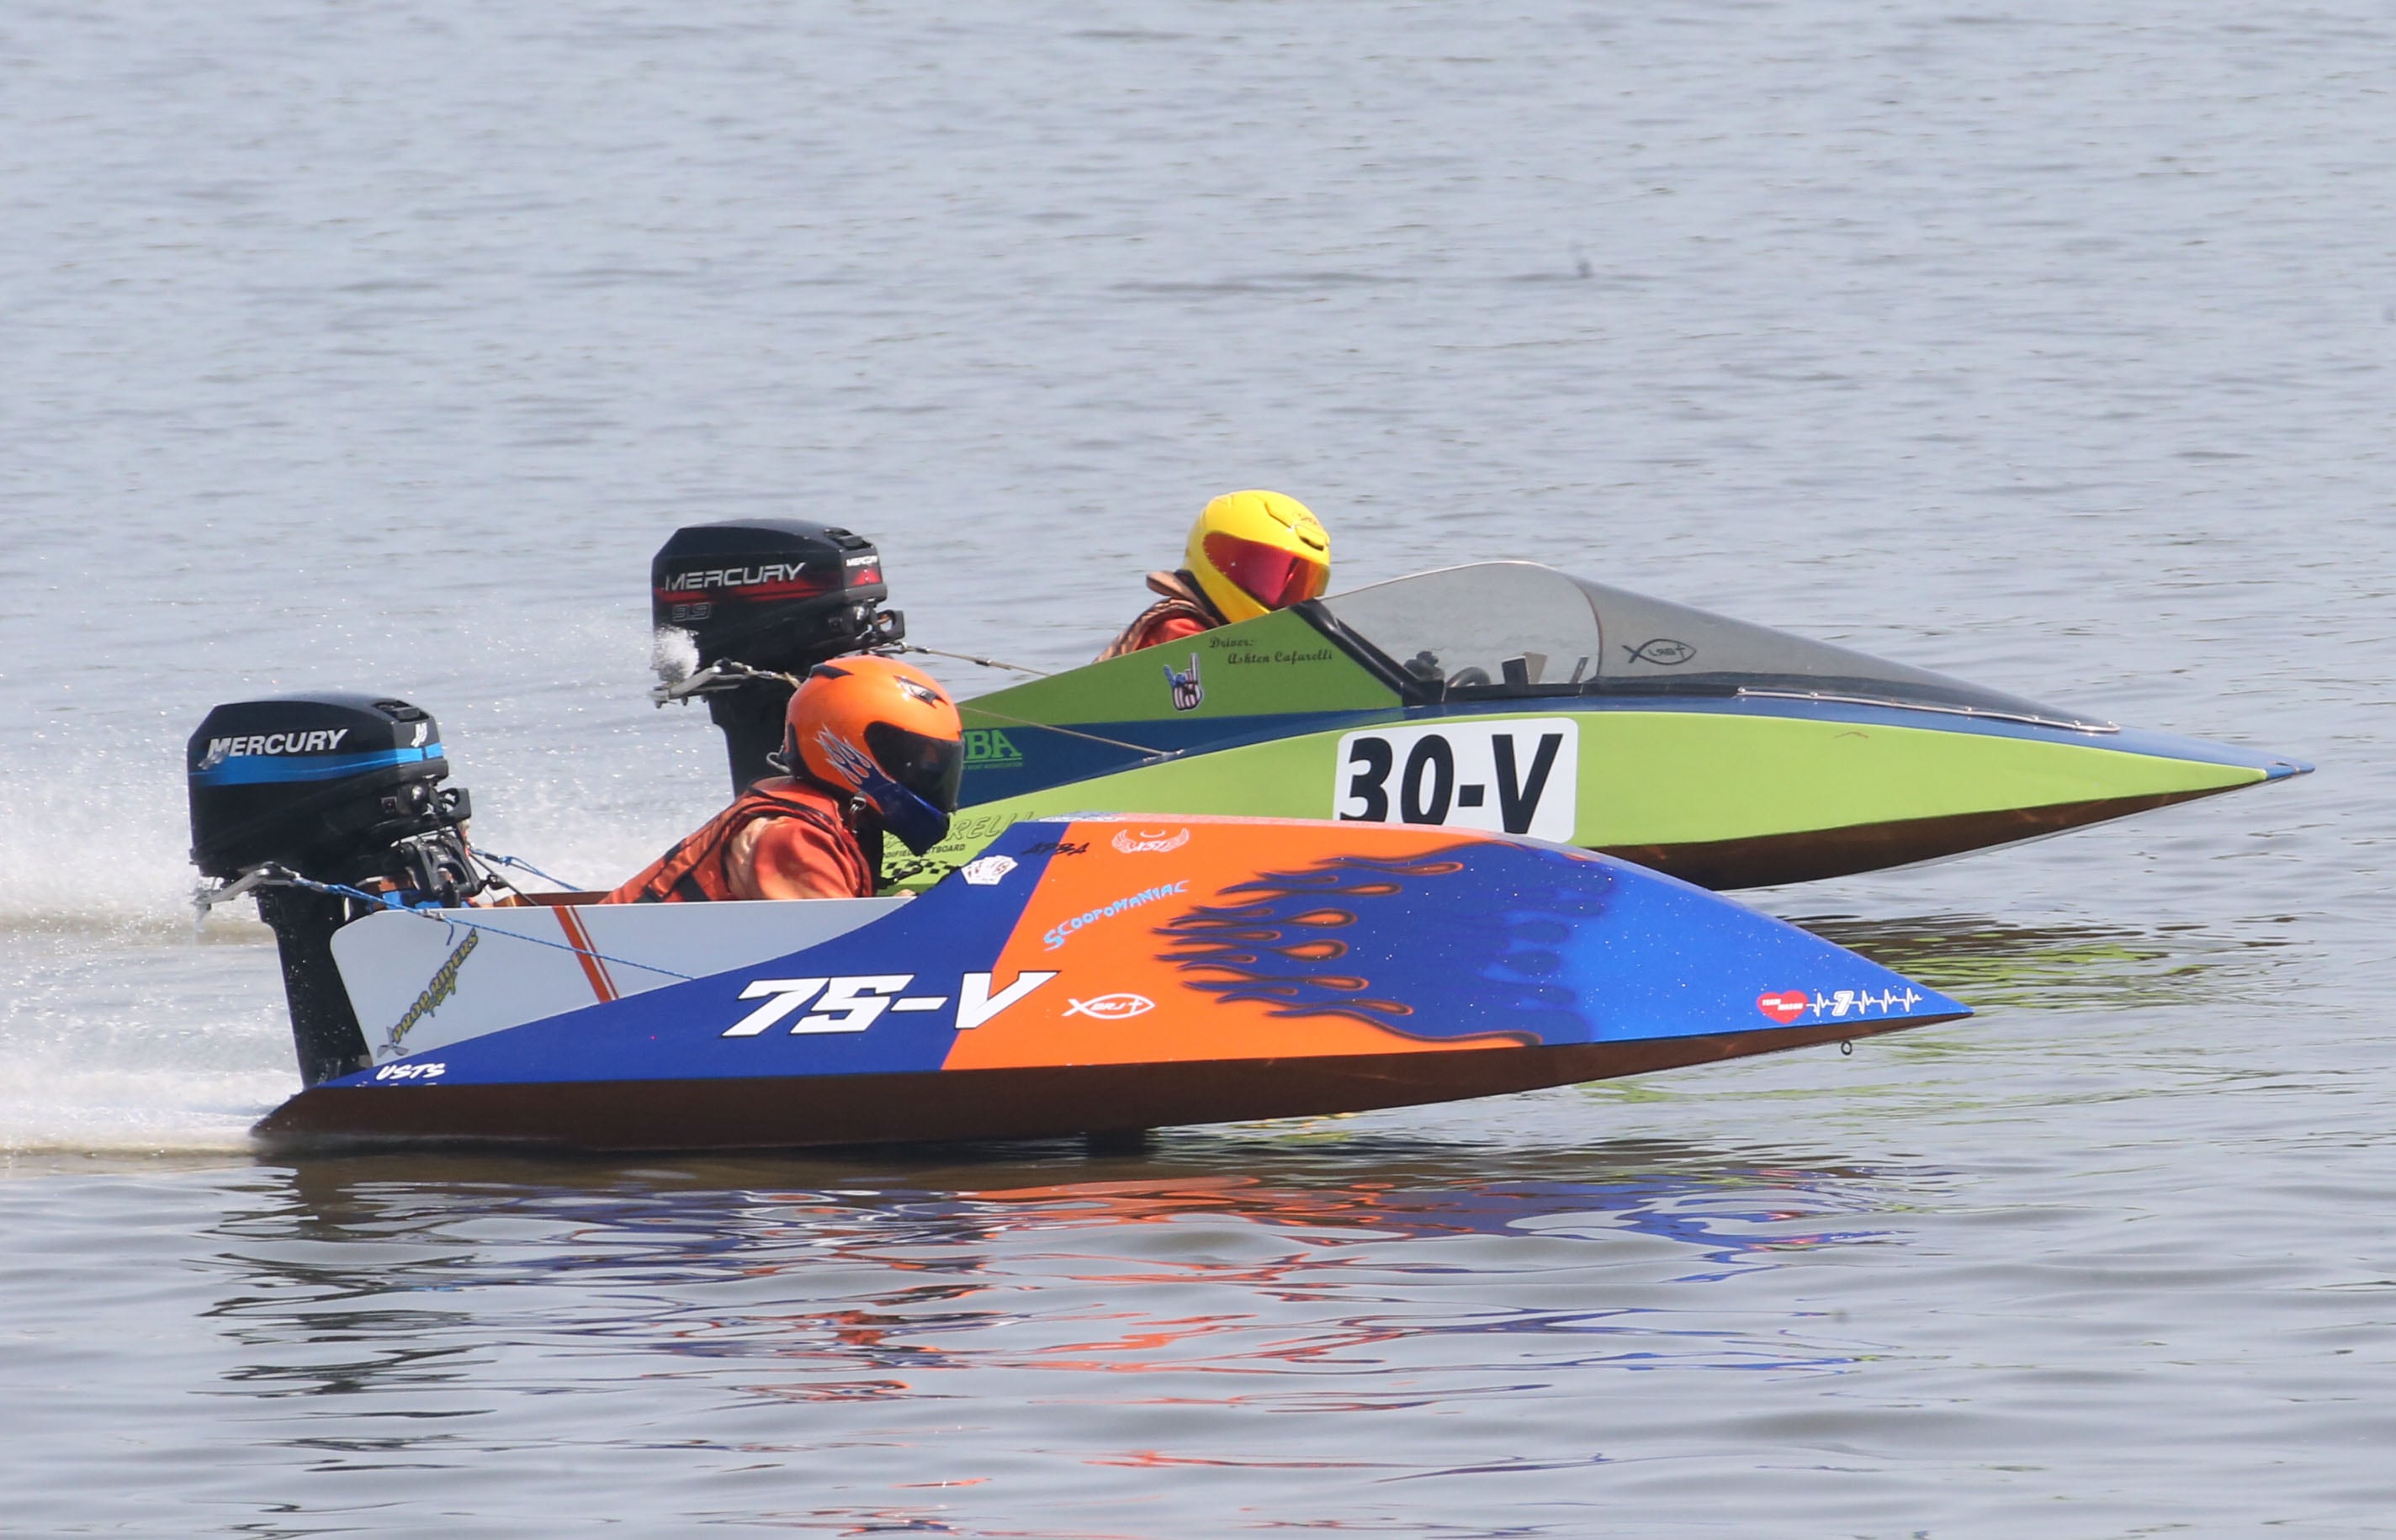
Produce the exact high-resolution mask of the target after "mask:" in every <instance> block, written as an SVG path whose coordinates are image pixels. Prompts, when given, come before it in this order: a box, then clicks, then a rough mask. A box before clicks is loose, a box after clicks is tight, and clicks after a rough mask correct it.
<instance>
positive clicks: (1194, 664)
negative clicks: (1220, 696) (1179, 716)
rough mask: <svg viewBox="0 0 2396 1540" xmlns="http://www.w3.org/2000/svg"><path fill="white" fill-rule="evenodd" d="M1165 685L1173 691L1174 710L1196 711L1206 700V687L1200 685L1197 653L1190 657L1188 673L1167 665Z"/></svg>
mask: <svg viewBox="0 0 2396 1540" xmlns="http://www.w3.org/2000/svg"><path fill="white" fill-rule="evenodd" d="M1165 684H1166V685H1167V686H1168V687H1169V688H1170V689H1171V690H1172V691H1173V709H1174V710H1177V711H1194V710H1197V709H1198V708H1199V706H1200V705H1201V704H1203V703H1204V702H1205V699H1206V687H1205V685H1204V684H1200V683H1198V655H1197V654H1196V653H1191V655H1190V668H1189V670H1188V671H1187V672H1180V671H1177V670H1175V669H1174V667H1173V665H1172V664H1170V663H1167V664H1166V665H1165Z"/></svg>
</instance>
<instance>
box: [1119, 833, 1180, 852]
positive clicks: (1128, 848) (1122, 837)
mask: <svg viewBox="0 0 2396 1540" xmlns="http://www.w3.org/2000/svg"><path fill="white" fill-rule="evenodd" d="M1188 843H1190V830H1186V829H1177V830H1174V831H1173V832H1172V833H1170V834H1168V833H1166V832H1165V830H1161V829H1143V830H1138V831H1137V832H1134V831H1133V830H1128V829H1118V830H1115V837H1114V840H1113V844H1114V847H1115V848H1116V849H1117V850H1120V851H1122V852H1123V853H1124V854H1125V855H1126V856H1143V855H1146V856H1158V855H1163V854H1165V852H1167V851H1173V850H1178V849H1180V848H1181V847H1182V846H1183V845H1186V844H1188Z"/></svg>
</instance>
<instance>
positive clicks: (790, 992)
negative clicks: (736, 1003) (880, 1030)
mask: <svg viewBox="0 0 2396 1540" xmlns="http://www.w3.org/2000/svg"><path fill="white" fill-rule="evenodd" d="M1054 977H1056V975H1055V974H1054V973H1039V972H1033V971H1030V970H1027V971H1025V972H1023V973H1019V974H1018V975H1016V976H1015V982H1014V983H1012V984H1009V985H1008V986H1007V987H1006V988H1005V989H1001V990H999V991H998V992H997V993H996V994H992V993H991V992H990V980H991V976H990V975H988V974H986V973H969V974H966V975H965V976H964V977H962V978H961V979H959V980H958V981H957V992H956V995H955V1000H956V1007H957V1023H956V1025H957V1030H958V1031H960V1032H970V1031H972V1030H973V1029H975V1028H977V1027H978V1026H980V1025H981V1024H982V1023H984V1022H986V1021H989V1020H990V1019H992V1017H994V1016H997V1015H998V1014H999V1013H1000V1012H1002V1011H1004V1010H1005V1009H1006V1008H1007V1007H1008V1006H1010V1005H1012V1004H1014V1003H1015V1002H1018V1001H1019V1000H1021V999H1022V998H1023V997H1024V996H1026V995H1028V994H1030V993H1031V992H1032V990H1034V989H1038V988H1040V986H1041V985H1043V984H1045V983H1047V982H1048V981H1049V980H1050V979H1052V978H1054ZM913 982H915V976H914V975H913V974H852V975H848V976H844V977H833V978H756V979H752V980H750V982H749V987H748V988H747V989H742V990H741V991H740V998H741V999H743V1000H762V1001H764V1002H765V1003H764V1004H762V1005H760V1006H758V1007H757V1008H756V1009H755V1010H753V1011H752V1012H750V1013H749V1014H748V1015H747V1016H742V1017H741V1018H740V1019H739V1020H738V1021H736V1022H734V1023H733V1024H732V1025H731V1026H729V1027H727V1028H725V1029H724V1033H723V1035H724V1036H725V1037H728V1038H731V1037H758V1036H761V1035H763V1034H764V1033H765V1032H766V1031H769V1030H771V1029H773V1028H775V1027H778V1026H779V1025H780V1024H781V1023H782V1022H784V1021H786V1020H789V1019H790V1017H792V1016H796V1015H797V1014H798V1012H799V1009H800V1008H801V1007H802V1006H806V1005H812V1006H814V1007H815V1008H814V1009H813V1010H811V1011H809V1012H807V1014H806V1015H805V1016H799V1019H798V1020H797V1021H795V1022H793V1023H792V1026H791V1030H792V1032H794V1033H796V1032H861V1031H863V1030H865V1029H867V1028H868V1027H871V1026H872V1025H873V1024H874V1023H875V1022H876V1021H879V1020H880V1019H882V1014H883V1013H884V1012H885V1011H896V1012H898V1013H899V1014H901V1015H907V1014H911V1013H914V1012H919V1011H939V1010H945V1009H947V1008H948V1005H949V1001H950V998H951V997H950V996H948V995H911V994H902V993H900V992H899V991H901V990H902V989H906V988H907V986H908V985H910V984H912V983H913Z"/></svg>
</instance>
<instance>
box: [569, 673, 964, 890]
mask: <svg viewBox="0 0 2396 1540" xmlns="http://www.w3.org/2000/svg"><path fill="white" fill-rule="evenodd" d="M964 739H965V734H964V730H963V724H961V723H960V722H959V721H958V718H957V708H956V703H955V702H953V701H952V700H951V699H950V698H949V696H948V692H947V691H945V690H943V689H941V688H940V686H939V685H938V684H936V683H934V682H933V680H932V679H931V677H930V676H929V675H927V674H925V673H924V672H923V671H922V670H917V669H912V668H909V667H908V666H907V665H906V664H904V663H900V662H898V661H896V660H895V659H892V658H888V657H875V656H873V655H872V654H866V655H863V656H859V657H839V658H834V659H833V660H832V661H831V662H829V663H819V664H817V665H816V667H815V668H814V669H813V670H811V671H810V672H809V673H808V674H807V677H806V678H805V680H804V681H802V682H801V683H800V685H799V687H798V689H797V690H796V691H795V692H794V693H793V694H792V697H791V705H790V710H788V711H787V712H786V713H785V714H784V717H783V730H782V752H781V753H780V755H779V756H777V758H778V761H779V768H781V769H783V770H786V771H788V772H789V773H788V774H787V775H782V776H776V777H768V778H766V779H765V780H761V781H758V782H757V783H756V784H754V785H753V786H752V787H750V788H749V790H746V791H743V792H742V793H740V795H739V796H738V797H736V798H734V799H733V801H732V805H731V806H729V807H727V808H725V810H724V811H723V812H721V813H719V814H717V815H716V816H714V817H712V818H710V819H709V820H708V821H707V822H706V823H705V824H703V825H701V826H700V827H699V829H698V830H694V831H693V832H692V833H690V834H689V835H687V836H686V837H685V838H683V839H682V840H680V841H678V842H676V843H675V844H674V847H673V848H672V850H669V851H667V852H666V853H665V855H663V856H660V857H659V858H658V860H657V861H656V862H655V863H654V864H653V865H651V866H650V867H649V868H648V869H647V870H645V871H643V872H642V873H641V874H640V875H639V876H637V877H634V878H633V879H632V881H630V882H628V883H625V884H624V885H623V886H622V887H619V888H618V889H617V890H616V891H615V892H613V893H610V894H609V895H607V896H606V899H605V900H603V901H604V902H606V903H610V904H672V903H688V902H695V901H702V900H707V899H717V898H870V897H872V896H873V893H874V890H875V889H876V888H877V887H879V886H880V885H881V870H882V838H883V834H884V832H885V830H886V831H888V832H889V833H892V834H895V835H897V836H898V837H899V843H902V844H904V845H906V847H907V848H908V849H910V850H912V851H913V852H915V853H916V854H917V855H919V856H920V855H922V854H923V853H924V852H925V851H926V850H929V849H931V848H932V846H934V845H936V844H938V843H940V840H941V839H942V838H943V837H944V836H945V835H946V834H947V833H948V831H949V815H950V814H951V813H953V812H954V811H956V805H957V787H958V783H959V782H960V781H961V780H962V779H963V778H964V777H965V741H964Z"/></svg>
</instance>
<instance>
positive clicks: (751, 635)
mask: <svg viewBox="0 0 2396 1540" xmlns="http://www.w3.org/2000/svg"><path fill="white" fill-rule="evenodd" d="M889 597H890V590H889V588H888V586H887V585H886V584H885V583H884V582H883V580H882V553H881V552H880V551H877V550H876V549H874V545H873V542H872V541H871V540H869V539H867V538H864V537H863V536H861V535H853V534H851V533H849V532H848V531H847V530H845V529H842V528H840V527H838V526H836V525H832V524H812V523H809V522H807V521H806V520H804V519H736V520H732V521H730V522H727V523H725V524H691V525H688V526H686V527H685V528H682V529H677V530H675V531H674V532H673V535H672V538H669V539H668V540H667V541H666V543H665V544H664V545H663V546H661V547H659V550H658V553H657V556H656V557H655V558H654V559H653V560H652V561H651V562H650V563H649V601H650V603H649V613H650V618H651V621H652V622H653V623H654V624H655V626H656V628H657V632H658V641H659V647H658V657H659V672H660V673H661V674H667V675H669V680H668V682H669V683H670V684H672V683H678V682H679V681H678V680H677V679H676V678H674V677H672V676H674V675H682V676H687V675H689V674H691V673H694V672H697V671H698V670H705V669H710V668H713V667H714V666H716V665H718V664H721V663H727V662H728V663H737V664H746V665H747V666H748V667H750V668H752V669H758V670H765V671H766V672H770V673H787V674H792V675H795V676H797V677H799V678H802V679H804V678H805V677H806V672H807V670H809V669H812V668H814V667H815V666H816V665H817V664H819V663H821V662H823V661H824V660H825V659H826V658H831V657H839V656H840V655H841V654H843V653H851V652H857V651H859V650H860V649H862V648H865V647H872V646H879V645H882V644H885V643H891V642H897V641H899V639H900V638H902V637H904V636H905V635H906V634H907V622H906V617H903V616H901V615H900V614H899V613H898V612H897V611H895V610H886V609H884V608H883V607H882V605H883V603H884V601H885V600H887V599H888V598H889ZM702 693H704V694H705V695H706V696H707V710H708V714H709V715H710V716H712V717H713V718H714V719H715V725H716V726H717V727H719V728H721V729H723V732H724V740H725V750H727V751H728V753H729V755H730V758H731V763H732V790H734V791H736V792H738V791H742V790H747V789H748V787H749V785H750V783H751V782H752V781H755V780H758V779H760V778H761V777H766V776H770V775H773V774H775V771H774V768H773V766H771V765H769V764H767V763H765V756H766V755H768V754H770V753H772V752H773V751H774V750H777V749H779V748H780V747H781V743H782V714H783V712H784V710H786V709H787V708H788V707H789V705H790V701H791V687H790V686H789V685H788V684H782V683H781V682H780V681H779V680H761V679H746V680H744V679H739V678H737V677H732V678H726V679H725V680H724V681H722V682H721V683H720V684H710V685H708V686H706V687H705V688H704V690H703V692H702Z"/></svg>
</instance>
